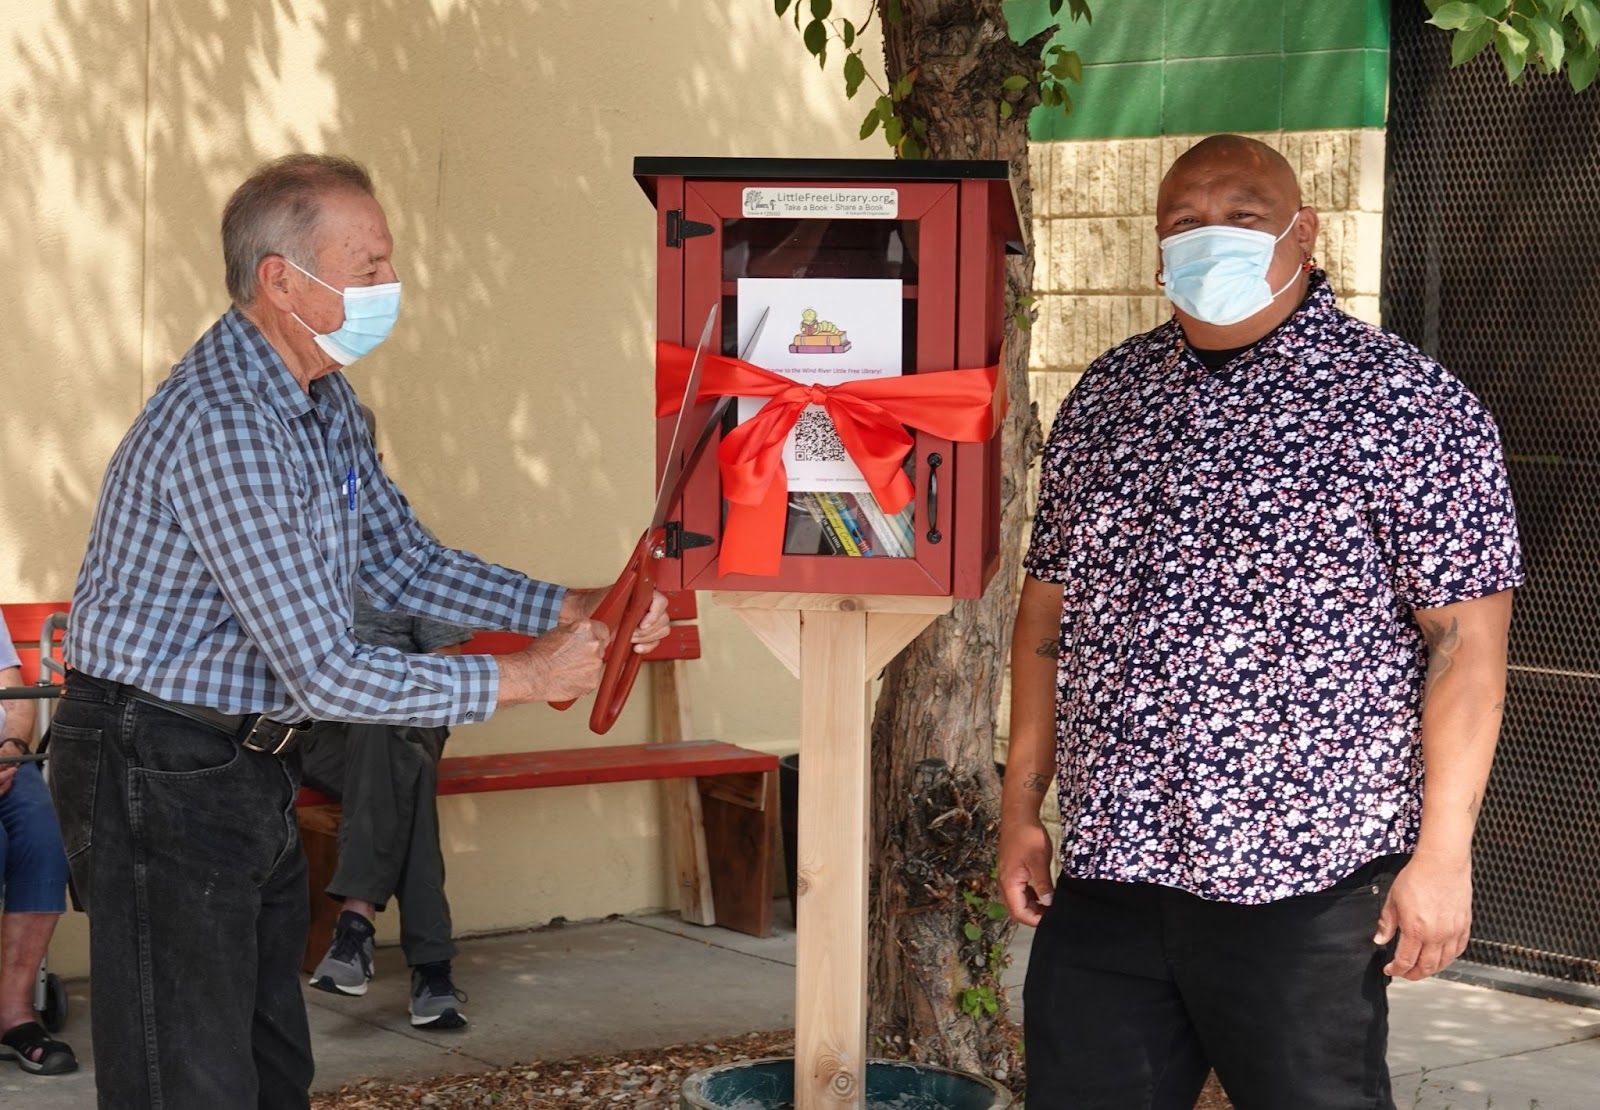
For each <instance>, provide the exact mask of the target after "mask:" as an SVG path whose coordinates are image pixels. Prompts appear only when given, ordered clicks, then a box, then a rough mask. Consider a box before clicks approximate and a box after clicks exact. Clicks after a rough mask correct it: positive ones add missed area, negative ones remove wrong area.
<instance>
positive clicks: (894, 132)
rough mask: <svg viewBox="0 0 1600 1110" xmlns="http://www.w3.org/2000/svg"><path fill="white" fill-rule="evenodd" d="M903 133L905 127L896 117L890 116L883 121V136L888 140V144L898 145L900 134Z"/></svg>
mask: <svg viewBox="0 0 1600 1110" xmlns="http://www.w3.org/2000/svg"><path fill="white" fill-rule="evenodd" d="M903 134H905V129H904V127H902V126H901V123H900V121H899V120H898V119H897V118H895V117H892V116H891V117H890V118H889V119H886V120H884V121H883V137H884V138H885V139H888V140H889V145H890V146H899V145H900V136H901V135H903Z"/></svg>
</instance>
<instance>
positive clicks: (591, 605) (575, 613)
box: [558, 589, 672, 700]
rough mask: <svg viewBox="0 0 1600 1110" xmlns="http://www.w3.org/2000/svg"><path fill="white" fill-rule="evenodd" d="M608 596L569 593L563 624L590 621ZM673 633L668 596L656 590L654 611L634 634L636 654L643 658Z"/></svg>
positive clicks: (563, 605) (652, 603)
mask: <svg viewBox="0 0 1600 1110" xmlns="http://www.w3.org/2000/svg"><path fill="white" fill-rule="evenodd" d="M605 596H606V590H576V589H569V590H567V594H566V596H565V597H564V598H562V600H561V616H560V618H559V619H560V621H561V623H562V624H571V623H572V622H573V621H582V620H589V619H590V618H591V617H593V616H594V611H595V610H596V609H597V608H599V607H600V602H601V601H602V600H603V599H604V598H605ZM671 629H672V624H671V622H670V621H668V620H667V596H666V595H665V594H663V593H662V592H661V591H660V590H656V591H655V592H654V593H653V594H652V595H651V597H650V608H649V609H648V610H647V611H646V612H645V615H644V619H642V620H641V621H640V622H639V627H638V628H637V629H635V630H634V633H633V635H632V636H631V637H630V638H629V642H630V643H632V644H633V650H634V651H636V652H638V653H639V654H640V655H643V654H645V653H647V652H649V651H651V650H653V649H654V648H655V646H656V645H657V644H659V643H660V642H661V641H662V640H664V639H666V638H667V633H668V632H669V631H671ZM558 700H559V699H558Z"/></svg>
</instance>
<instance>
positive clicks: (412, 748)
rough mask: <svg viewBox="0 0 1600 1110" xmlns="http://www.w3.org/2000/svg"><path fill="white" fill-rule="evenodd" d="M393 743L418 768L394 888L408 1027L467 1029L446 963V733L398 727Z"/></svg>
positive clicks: (451, 951) (450, 952) (449, 951)
mask: <svg viewBox="0 0 1600 1110" xmlns="http://www.w3.org/2000/svg"><path fill="white" fill-rule="evenodd" d="M395 734H396V742H397V743H402V744H405V745H407V747H408V748H409V751H408V753H407V755H406V756H405V758H406V760H407V763H408V766H409V765H412V764H414V765H415V766H416V768H417V774H416V777H415V779H414V780H413V781H414V782H415V792H414V796H413V804H412V807H411V812H412V819H411V835H410V838H409V842H408V844H407V851H406V862H405V866H404V868H402V870H401V873H400V882H399V884H398V885H397V886H396V887H395V898H396V900H397V901H398V902H399V903H400V946H401V948H402V949H403V950H404V951H405V955H406V963H407V964H408V965H410V967H411V1007H410V1008H411V1024H412V1025H413V1026H416V1027H418V1028H425V1029H431V1030H447V1029H460V1028H462V1027H463V1026H465V1025H466V1023H467V1021H466V1018H465V1017H463V1016H462V1014H461V1004H462V1003H463V1002H465V1001H466V995H465V994H464V993H462V992H461V991H459V990H457V989H456V985H455V982H454V979H453V978H452V975H451V967H450V961H451V959H453V958H454V956H455V954H456V946H455V942H454V940H453V938H452V926H451V921H450V902H449V900H448V899H447V898H446V897H445V891H444V854H443V853H442V852H441V851H440V848H439V810H438V805H437V801H436V795H437V793H438V782H439V776H438V765H439V758H440V756H441V754H442V753H443V751H444V743H445V740H446V738H447V737H448V736H449V735H450V732H449V730H448V729H445V728H400V729H396V730H395Z"/></svg>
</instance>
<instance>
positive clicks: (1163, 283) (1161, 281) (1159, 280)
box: [1156, 270, 1167, 289]
mask: <svg viewBox="0 0 1600 1110" xmlns="http://www.w3.org/2000/svg"><path fill="white" fill-rule="evenodd" d="M1156 284H1157V285H1159V286H1161V288H1163V289H1165V288H1166V287H1167V279H1166V278H1165V277H1163V276H1162V274H1161V271H1160V270H1157V271H1156Z"/></svg>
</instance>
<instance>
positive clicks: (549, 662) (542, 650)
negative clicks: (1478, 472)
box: [522, 620, 611, 701]
mask: <svg viewBox="0 0 1600 1110" xmlns="http://www.w3.org/2000/svg"><path fill="white" fill-rule="evenodd" d="M609 639H611V630H610V629H608V628H607V627H606V626H605V625H603V624H601V623H600V622H599V621H591V620H579V621H573V622H571V623H570V624H562V625H558V626H556V627H555V628H552V629H551V630H550V631H548V632H546V633H544V634H543V635H540V636H536V637H534V640H533V643H531V644H529V645H528V646H527V647H526V648H524V649H523V651H522V654H523V655H524V656H525V657H526V658H527V660H528V662H529V663H530V664H532V666H533V668H534V676H535V677H534V683H535V686H536V688H537V689H538V696H539V697H540V698H542V699H543V700H545V701H570V700H571V699H573V698H580V697H582V696H583V695H584V694H587V693H589V692H590V691H592V690H593V689H594V688H595V687H597V686H599V685H600V673H601V669H602V667H603V666H604V660H605V647H606V641H608V640H609Z"/></svg>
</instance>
